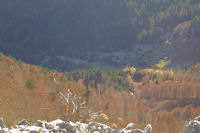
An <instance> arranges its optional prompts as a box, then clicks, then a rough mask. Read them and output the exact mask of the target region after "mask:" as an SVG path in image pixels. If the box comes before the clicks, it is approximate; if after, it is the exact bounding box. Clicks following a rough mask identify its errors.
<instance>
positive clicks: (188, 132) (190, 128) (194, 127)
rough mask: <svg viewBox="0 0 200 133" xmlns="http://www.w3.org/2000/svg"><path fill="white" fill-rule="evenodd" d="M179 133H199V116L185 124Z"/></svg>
mask: <svg viewBox="0 0 200 133" xmlns="http://www.w3.org/2000/svg"><path fill="white" fill-rule="evenodd" d="M181 133H200V116H199V117H196V118H194V119H193V120H191V121H190V122H189V123H188V124H186V125H185V127H184V129H183V131H182V132H181Z"/></svg>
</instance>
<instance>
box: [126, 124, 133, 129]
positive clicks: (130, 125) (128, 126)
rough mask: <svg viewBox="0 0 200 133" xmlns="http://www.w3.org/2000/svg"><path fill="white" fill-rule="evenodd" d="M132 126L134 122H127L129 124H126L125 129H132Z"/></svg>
mask: <svg viewBox="0 0 200 133" xmlns="http://www.w3.org/2000/svg"><path fill="white" fill-rule="evenodd" d="M134 126H135V124H134V123H129V124H128V125H127V126H126V128H125V130H131V129H133V127H134Z"/></svg>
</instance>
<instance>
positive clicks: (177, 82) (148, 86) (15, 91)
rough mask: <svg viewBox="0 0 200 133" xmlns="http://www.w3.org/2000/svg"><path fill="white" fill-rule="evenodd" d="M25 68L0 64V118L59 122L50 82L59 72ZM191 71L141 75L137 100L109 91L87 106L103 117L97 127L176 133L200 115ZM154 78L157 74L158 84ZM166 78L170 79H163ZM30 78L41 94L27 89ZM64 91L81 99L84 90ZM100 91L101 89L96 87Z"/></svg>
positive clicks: (199, 90) (199, 94) (199, 92)
mask: <svg viewBox="0 0 200 133" xmlns="http://www.w3.org/2000/svg"><path fill="white" fill-rule="evenodd" d="M31 69H33V70H34V72H30V65H27V64H24V63H23V69H21V68H20V67H19V66H18V65H17V64H16V63H15V62H14V61H13V60H12V59H10V58H7V57H4V60H2V61H1V62H0V74H1V75H0V116H2V117H4V119H5V122H6V124H7V125H14V124H16V123H17V122H18V121H20V120H21V119H22V118H25V119H27V120H28V121H30V122H32V123H33V122H35V121H36V120H37V119H41V120H47V121H50V120H53V119H57V118H60V112H59V100H58V97H57V95H56V90H55V86H54V84H53V82H52V80H51V78H50V77H52V76H54V77H55V78H56V79H57V80H58V81H59V79H60V77H61V75H62V74H61V73H58V72H55V71H54V72H52V71H50V72H48V71H46V73H45V74H44V73H43V72H42V71H43V68H41V67H36V66H31ZM189 71H190V70H188V71H181V70H179V71H176V72H175V71H173V70H170V71H161V70H159V71H158V70H150V69H149V70H143V72H144V73H146V76H145V77H144V78H143V80H142V81H141V82H138V83H134V85H135V88H136V90H137V91H136V93H135V95H130V94H128V93H127V92H123V91H122V92H118V91H115V89H114V88H112V87H110V88H107V89H106V91H105V93H104V94H100V93H99V91H98V90H95V89H93V90H92V92H91V97H90V99H89V102H88V104H87V106H88V107H89V108H91V107H93V106H95V107H96V108H95V111H97V110H101V111H102V113H103V114H101V115H100V116H96V117H95V118H88V119H95V120H97V121H99V122H103V123H105V124H108V125H110V126H111V127H113V128H121V127H125V126H126V124H128V123H129V122H134V123H136V127H138V128H144V127H145V126H146V124H152V126H153V131H154V133H162V132H164V133H172V132H178V131H179V130H180V129H181V128H182V127H183V125H184V123H185V122H186V121H187V120H189V119H191V118H193V117H195V116H197V115H200V111H199V110H200V105H199V100H200V83H199V81H200V78H199V73H198V72H194V73H191V72H189ZM151 75H158V76H157V78H158V79H157V80H158V83H156V81H154V80H152V79H150V76H151ZM163 76H168V77H170V80H169V79H167V80H163V78H162V77H163ZM27 79H33V80H34V81H35V85H36V87H37V90H30V89H28V88H26V86H25V82H26V80H27ZM59 82H60V83H61V84H62V92H63V93H64V92H65V91H66V90H67V89H68V88H69V89H70V90H71V91H72V92H73V93H75V94H77V95H79V96H83V94H84V91H85V88H86V87H85V85H84V84H83V83H82V81H81V80H80V81H79V82H71V81H68V82H61V81H59ZM98 88H99V89H101V85H98Z"/></svg>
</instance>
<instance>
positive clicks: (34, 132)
mask: <svg viewBox="0 0 200 133" xmlns="http://www.w3.org/2000/svg"><path fill="white" fill-rule="evenodd" d="M0 120H1V122H2V123H3V119H2V118H1V119H0ZM2 125H3V126H2V127H0V133H7V132H11V133H16V132H19V133H20V132H29V133H40V132H50V133H88V132H90V133H152V127H151V125H147V126H146V128H145V129H144V131H142V130H140V129H133V130H132V128H133V126H134V125H135V124H134V123H129V124H128V125H127V126H126V128H123V129H112V128H111V127H109V126H107V125H105V124H101V123H98V122H90V123H89V124H85V123H81V122H75V123H73V122H70V121H69V122H65V121H62V120H59V119H58V120H54V121H51V122H46V121H40V120H38V121H37V122H36V123H35V124H34V125H30V124H29V123H28V121H26V120H25V119H23V120H21V121H20V122H19V123H18V125H17V126H15V127H12V128H6V127H4V124H2ZM193 125H195V124H193ZM194 127H195V126H194ZM196 131H198V128H193V132H195V133H196ZM193 132H192V133H193ZM197 133H199V132H197Z"/></svg>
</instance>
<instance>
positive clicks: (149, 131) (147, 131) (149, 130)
mask: <svg viewBox="0 0 200 133" xmlns="http://www.w3.org/2000/svg"><path fill="white" fill-rule="evenodd" d="M144 133H152V126H151V125H150V124H148V125H147V126H146V127H145V128H144Z"/></svg>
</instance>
